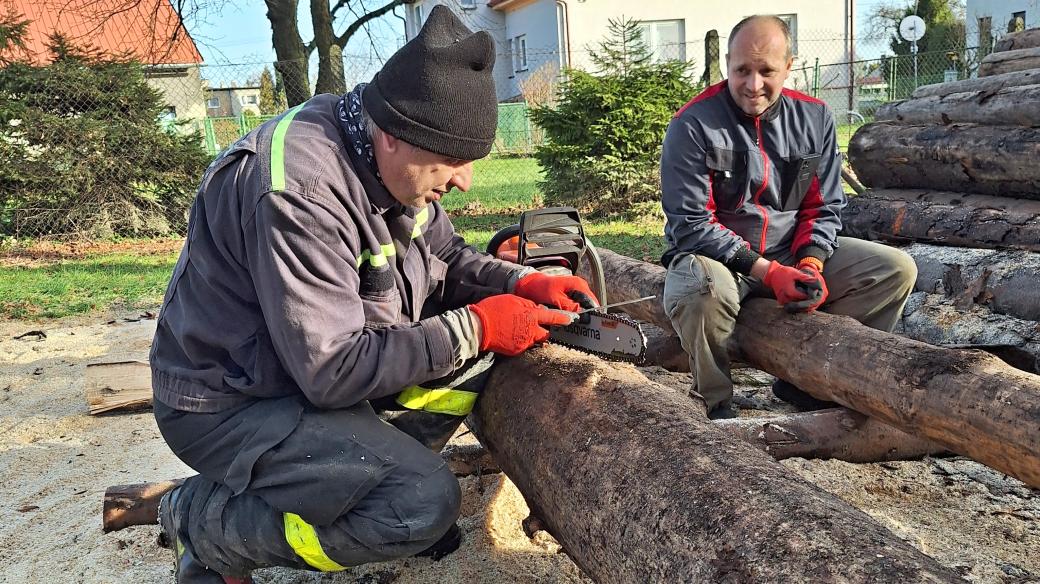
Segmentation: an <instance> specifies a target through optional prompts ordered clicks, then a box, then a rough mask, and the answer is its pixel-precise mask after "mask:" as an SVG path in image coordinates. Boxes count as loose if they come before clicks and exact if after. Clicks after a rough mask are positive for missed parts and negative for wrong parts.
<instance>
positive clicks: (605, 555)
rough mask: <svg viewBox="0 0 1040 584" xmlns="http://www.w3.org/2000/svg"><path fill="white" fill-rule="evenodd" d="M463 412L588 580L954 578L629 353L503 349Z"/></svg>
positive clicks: (882, 579)
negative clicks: (610, 358)
mask: <svg viewBox="0 0 1040 584" xmlns="http://www.w3.org/2000/svg"><path fill="white" fill-rule="evenodd" d="M608 281H609V280H608ZM473 420H474V421H475V424H474V425H473V427H474V431H475V432H476V433H477V436H478V437H479V438H480V441H481V442H482V443H483V444H484V445H485V446H486V447H487V448H488V450H490V451H491V453H492V454H493V455H494V457H495V459H496V460H498V461H499V463H500V464H501V465H502V468H503V470H504V471H505V472H506V474H507V475H509V477H510V479H512V481H513V482H514V483H515V484H516V486H517V487H518V488H519V490H520V492H521V493H522V494H523V495H524V498H525V499H526V500H527V502H528V504H529V505H530V507H531V511H532V513H533V514H534V515H536V516H538V517H540V518H541V519H542V520H543V521H544V522H545V524H546V525H547V526H548V528H549V532H550V533H552V534H553V536H554V537H555V538H556V539H557V540H558V541H559V542H560V543H561V544H562V545H563V548H564V549H565V550H566V551H567V553H568V555H569V556H570V557H571V558H572V559H573V560H574V561H575V563H577V564H578V565H579V566H580V567H581V568H582V569H583V570H584V571H585V572H586V573H587V574H588V575H589V576H590V577H591V578H592V579H593V580H595V581H597V582H602V583H610V582H648V581H649V582H728V581H732V582H737V581H739V582H785V581H786V582H801V581H832V580H842V581H847V582H867V581H870V582H875V581H891V582H897V581H914V582H919V581H950V580H958V579H959V578H958V577H957V576H956V575H955V574H952V573H951V572H950V571H948V570H946V569H945V568H942V567H940V566H938V565H937V564H936V563H935V562H934V561H933V560H932V559H931V558H928V557H926V556H923V555H922V554H920V553H919V552H917V550H914V549H913V548H911V547H910V546H909V545H908V544H906V543H905V542H903V541H901V540H900V539H899V538H898V537H895V536H893V534H891V533H889V532H888V531H887V530H885V529H884V528H882V527H880V526H879V525H878V524H877V523H876V522H875V521H874V520H873V519H870V518H869V517H868V516H867V515H865V514H863V513H861V512H859V511H857V510H855V509H852V508H851V507H849V506H847V505H846V504H845V503H843V502H841V501H840V500H838V499H837V498H835V497H833V496H832V495H830V494H828V493H826V492H824V491H823V490H821V489H819V488H818V487H815V486H814V485H812V484H810V483H808V482H806V481H804V480H802V479H801V478H796V477H795V476H793V475H792V474H791V473H789V472H788V471H787V470H786V469H785V468H783V467H782V466H781V465H778V464H777V463H776V462H775V461H774V460H773V459H771V458H770V457H768V456H767V455H765V454H764V453H762V452H760V451H758V450H756V449H754V448H752V447H751V446H749V445H747V444H745V443H742V442H740V441H738V440H733V439H732V437H731V436H730V435H728V434H726V433H725V432H723V431H721V430H720V429H718V428H717V427H715V426H714V425H713V424H712V423H711V422H710V421H709V420H707V419H706V418H705V417H704V415H703V413H702V412H701V411H700V410H699V408H697V407H696V406H695V405H694V404H693V403H692V402H690V401H689V400H687V399H685V398H684V397H683V396H681V395H680V394H678V393H677V392H674V391H672V390H670V389H668V388H666V387H663V386H659V385H657V384H655V383H653V382H650V381H649V380H647V379H646V378H645V377H644V376H642V375H641V374H640V373H639V372H638V371H637V370H636V369H635V368H633V367H631V366H628V365H618V364H609V363H605V362H603V361H600V360H598V359H595V358H593V357H589V356H588V355H583V354H579V353H577V352H574V351H570V350H568V349H565V348H562V347H556V346H551V345H548V346H545V347H542V348H540V349H536V350H534V351H530V352H528V353H526V354H524V355H522V356H521V357H518V358H515V359H510V360H503V362H500V363H499V364H498V365H496V368H495V371H494V373H493V374H492V376H491V380H490V382H489V384H488V387H487V388H486V389H485V390H484V393H483V395H482V397H481V399H480V401H478V403H477V408H476V410H475V411H474V415H473ZM679 502H681V503H679ZM778 534H782V536H781V537H778Z"/></svg>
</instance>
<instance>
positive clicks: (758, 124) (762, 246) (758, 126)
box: [754, 116, 769, 254]
mask: <svg viewBox="0 0 1040 584" xmlns="http://www.w3.org/2000/svg"><path fill="white" fill-rule="evenodd" d="M755 133H756V137H755V144H756V145H758V151H759V153H760V154H761V155H762V164H763V168H764V169H765V170H764V172H763V176H762V186H761V187H759V188H758V192H756V193H755V197H754V203H755V206H756V207H758V212H759V213H761V214H762V238H761V240H760V241H759V244H758V253H759V254H765V253H766V234H767V233H768V232H769V215H768V214H767V213H766V208H765V207H763V206H762V193H764V192H765V190H766V187H768V186H769V157H768V156H766V147H765V145H764V144H763V140H762V117H761V116H758V117H756V118H755Z"/></svg>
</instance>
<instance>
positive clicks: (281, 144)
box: [271, 103, 306, 191]
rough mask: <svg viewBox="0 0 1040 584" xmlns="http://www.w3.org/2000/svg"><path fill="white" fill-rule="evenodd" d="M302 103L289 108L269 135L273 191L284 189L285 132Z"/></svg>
mask: <svg viewBox="0 0 1040 584" xmlns="http://www.w3.org/2000/svg"><path fill="white" fill-rule="evenodd" d="M304 105H306V103H301V104H300V105H298V106H296V107H294V108H292V109H291V110H289V111H288V112H287V113H286V114H285V115H284V116H282V119H281V120H279V121H278V125H277V126H275V127H274V135H273V136H272V137H271V190H273V191H282V190H285V133H286V132H288V131H289V124H291V123H292V120H293V118H294V117H296V114H297V113H299V111H300V110H301V109H303V106H304Z"/></svg>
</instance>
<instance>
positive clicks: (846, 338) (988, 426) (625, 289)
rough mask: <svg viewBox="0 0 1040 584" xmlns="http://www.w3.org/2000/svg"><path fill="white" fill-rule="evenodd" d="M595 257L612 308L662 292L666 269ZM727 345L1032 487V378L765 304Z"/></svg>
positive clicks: (1037, 411) (1035, 431) (652, 306)
mask: <svg viewBox="0 0 1040 584" xmlns="http://www.w3.org/2000/svg"><path fill="white" fill-rule="evenodd" d="M600 256H601V257H600V260H601V262H602V264H603V271H604V276H605V279H606V281H607V282H610V283H611V286H612V287H611V288H610V297H611V300H612V301H614V302H620V301H622V300H628V299H634V298H639V297H641V296H646V295H648V294H658V295H660V294H662V293H663V289H664V274H665V270H664V268H662V267H660V266H656V265H653V264H648V263H646V262H640V261H639V260H633V259H631V258H626V257H624V256H621V255H618V254H616V253H612V252H610V251H607V250H600ZM637 278H638V279H637ZM658 297H660V296H658ZM631 306H632V310H633V311H639V312H640V314H638V315H636V316H637V317H638V318H640V319H642V320H646V321H649V322H653V323H655V324H658V326H661V325H662V324H663V325H667V324H668V318H667V317H666V316H665V314H664V310H663V308H662V307H661V305H660V304H659V303H651V302H643V303H640V304H633V305H631ZM648 307H649V308H648ZM625 308H628V307H625ZM1004 318H1008V317H1004ZM734 336H735V340H736V343H735V345H734V352H735V353H739V355H734V356H736V357H740V358H742V360H744V361H745V362H747V363H748V364H750V365H751V366H753V367H755V368H757V369H761V370H762V371H766V372H768V373H772V374H773V375H776V376H777V377H780V378H781V379H786V380H787V381H790V382H791V383H794V384H795V385H797V386H798V387H799V388H801V389H803V390H804V391H806V392H808V393H810V394H811V395H813V396H815V397H817V398H819V399H823V400H828V401H834V402H838V403H840V404H841V405H843V406H846V407H848V408H851V409H853V410H856V411H858V412H860V413H863V414H866V415H868V416H871V417H874V418H877V419H878V420H880V421H882V422H885V423H888V424H890V425H892V426H895V427H896V428H898V429H900V430H903V431H904V432H908V433H910V434H913V435H915V436H919V437H922V438H928V439H931V440H934V441H935V442H937V443H939V444H942V445H943V446H945V447H946V448H948V449H950V450H951V451H953V452H957V453H959V454H963V455H965V456H968V457H970V458H973V459H975V460H977V461H978V462H981V463H983V464H985V465H988V466H990V467H992V468H995V469H997V470H999V471H1001V472H1003V473H1006V474H1009V475H1011V476H1014V477H1016V478H1018V479H1019V480H1021V481H1023V482H1025V483H1026V484H1028V485H1030V486H1032V487H1040V376H1038V375H1033V374H1030V373H1026V372H1024V371H1020V370H1017V369H1014V368H1013V367H1010V366H1009V365H1007V364H1006V363H1004V362H1003V361H1001V360H1000V359H997V358H996V357H994V356H992V355H990V354H988V353H985V352H983V351H961V350H954V349H944V348H941V347H934V346H931V345H927V344H925V343H921V342H918V341H914V340H911V339H906V338H903V337H900V336H897V335H893V334H890V333H885V332H882V331H877V330H874V329H870V328H867V327H865V326H863V325H861V324H859V323H857V322H855V321H854V320H852V319H851V318H848V317H844V316H835V315H830V314H825V313H819V312H817V313H813V314H797V315H787V314H785V313H784V312H783V311H782V310H781V309H779V308H778V307H777V306H776V302H775V301H774V300H771V299H752V300H749V301H747V302H745V303H744V305H743V307H742V308H741V311H740V316H739V318H738V319H737V326H736V329H735V332H734Z"/></svg>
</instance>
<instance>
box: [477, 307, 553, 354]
mask: <svg viewBox="0 0 1040 584" xmlns="http://www.w3.org/2000/svg"><path fill="white" fill-rule="evenodd" d="M469 309H470V310H471V311H473V314H475V315H477V318H479V319H480V326H481V328H483V329H484V332H483V336H482V337H481V339H480V350H481V351H492V352H495V353H499V354H501V355H506V356H509V357H512V356H514V355H519V354H520V353H523V352H524V351H526V350H527V349H530V348H531V347H533V346H534V345H535V343H541V342H543V341H545V339H548V338H549V331H548V330H546V329H545V328H543V326H542V325H549V326H551V325H565V324H570V323H571V320H572V319H573V317H572V316H570V315H567V314H564V313H562V312H559V311H556V310H550V309H548V308H545V307H542V306H539V305H537V304H535V303H534V302H531V301H530V300H528V299H526V298H521V297H519V296H516V295H515V294H499V295H497V296H489V297H487V298H485V299H483V300H481V301H480V302H478V303H476V304H470V305H469Z"/></svg>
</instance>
